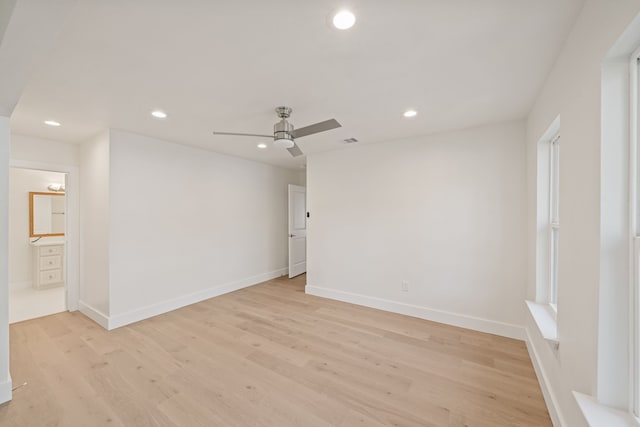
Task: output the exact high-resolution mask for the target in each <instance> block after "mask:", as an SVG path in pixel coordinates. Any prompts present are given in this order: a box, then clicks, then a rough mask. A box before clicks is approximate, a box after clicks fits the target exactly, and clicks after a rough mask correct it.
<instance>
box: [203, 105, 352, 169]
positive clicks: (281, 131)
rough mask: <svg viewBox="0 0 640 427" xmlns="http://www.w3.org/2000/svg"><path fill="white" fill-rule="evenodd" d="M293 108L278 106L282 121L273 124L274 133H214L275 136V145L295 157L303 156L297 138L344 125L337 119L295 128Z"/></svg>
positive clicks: (278, 113) (263, 136) (219, 133)
mask: <svg viewBox="0 0 640 427" xmlns="http://www.w3.org/2000/svg"><path fill="white" fill-rule="evenodd" d="M292 112H293V110H292V109H291V108H289V107H278V108H276V114H277V115H278V117H280V121H279V122H278V123H276V124H275V125H273V135H260V134H255V133H236V132H215V131H214V132H213V134H214V135H233V136H258V137H261V138H273V145H275V146H276V147H280V148H286V149H287V151H289V153H291V155H292V156H293V157H298V156H301V155H302V154H303V153H302V150H300V147H298V145H297V144H296V143H295V139H296V138H302V137H303V136H307V135H313V134H314V133H320V132H324V131H327V130H331V129H335V128H339V127H341V126H342V125H341V124H340V123H338V121H337V120H336V119H329V120H325V121H324V122H319V123H315V124H313V125H309V126H305V127H303V128H300V129H294V128H293V125H292V124H291V123H289V122H288V121H287V119H288V118H289V117H290V116H291V113H292Z"/></svg>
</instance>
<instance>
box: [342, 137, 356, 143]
mask: <svg viewBox="0 0 640 427" xmlns="http://www.w3.org/2000/svg"><path fill="white" fill-rule="evenodd" d="M342 142H343V143H345V144H353V143H355V142H358V140H357V139H355V138H347V139H343V140H342Z"/></svg>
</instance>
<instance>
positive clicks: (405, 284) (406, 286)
mask: <svg viewBox="0 0 640 427" xmlns="http://www.w3.org/2000/svg"><path fill="white" fill-rule="evenodd" d="M400 289H402V292H409V282H407V281H402V285H401V288H400Z"/></svg>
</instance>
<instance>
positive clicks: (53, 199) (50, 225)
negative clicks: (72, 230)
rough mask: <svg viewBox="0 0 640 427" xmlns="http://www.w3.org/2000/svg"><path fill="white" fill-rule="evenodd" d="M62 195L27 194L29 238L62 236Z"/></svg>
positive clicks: (63, 204) (63, 206) (63, 203)
mask: <svg viewBox="0 0 640 427" xmlns="http://www.w3.org/2000/svg"><path fill="white" fill-rule="evenodd" d="M64 208H65V199H64V193H39V192H30V193H29V237H48V236H64V223H65V221H64Z"/></svg>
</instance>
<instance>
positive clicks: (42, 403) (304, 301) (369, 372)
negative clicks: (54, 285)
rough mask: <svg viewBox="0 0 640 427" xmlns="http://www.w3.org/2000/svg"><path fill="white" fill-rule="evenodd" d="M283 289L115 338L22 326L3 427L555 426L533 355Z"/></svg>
mask: <svg viewBox="0 0 640 427" xmlns="http://www.w3.org/2000/svg"><path fill="white" fill-rule="evenodd" d="M304 281H305V277H304V276H301V277H299V278H296V279H293V280H289V279H286V278H282V279H275V280H272V281H269V282H265V283H263V284H260V285H257V286H254V287H251V288H247V289H244V290H241V291H237V292H233V293H231V294H227V295H224V296H220V297H217V298H214V299H211V300H208V301H204V302H201V303H199V304H194V305H191V306H189V307H185V308H182V309H180V310H176V311H173V312H171V313H167V314H164V315H161V316H157V317H154V318H152V319H148V320H145V321H142V322H138V323H136V324H133V325H130V326H126V327H123V328H120V329H117V330H114V331H111V332H107V331H105V330H104V329H102V328H101V327H99V326H98V325H96V324H95V323H93V322H92V321H91V320H89V319H88V318H86V317H84V316H83V315H82V314H80V313H61V314H56V315H53V316H48V317H45V318H41V319H35V320H30V321H26V322H22V323H17V324H14V325H12V326H11V375H12V377H13V382H14V387H15V386H18V385H20V384H22V383H24V382H27V383H28V384H27V385H26V386H23V387H20V388H18V389H17V390H15V392H14V395H13V401H12V402H10V403H8V404H5V405H2V406H0V425H2V426H21V427H22V426H39V427H40V426H101V425H111V426H278V427H283V426H481V427H488V426H492V427H494V426H536V427H540V426H550V425H551V421H550V419H549V415H548V413H547V410H546V407H545V404H544V401H543V398H542V395H541V392H540V387H539V385H538V382H537V380H536V378H535V374H534V371H533V368H532V366H531V361H530V360H529V356H528V354H527V350H526V347H525V344H524V343H523V342H521V341H516V340H511V339H507V338H501V337H497V336H494V335H488V334H482V333H478V332H473V331H469V330H465V329H460V328H455V327H451V326H445V325H442V324H438V323H433V322H428V321H424V320H419V319H415V318H411V317H405V316H400V315H396V314H392V313H386V312H383V311H378V310H373V309H369V308H364V307H358V306H355V305H350V304H345V303H340V302H337V301H331V300H327V299H322V298H317V297H313V296H309V295H305V294H304Z"/></svg>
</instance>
